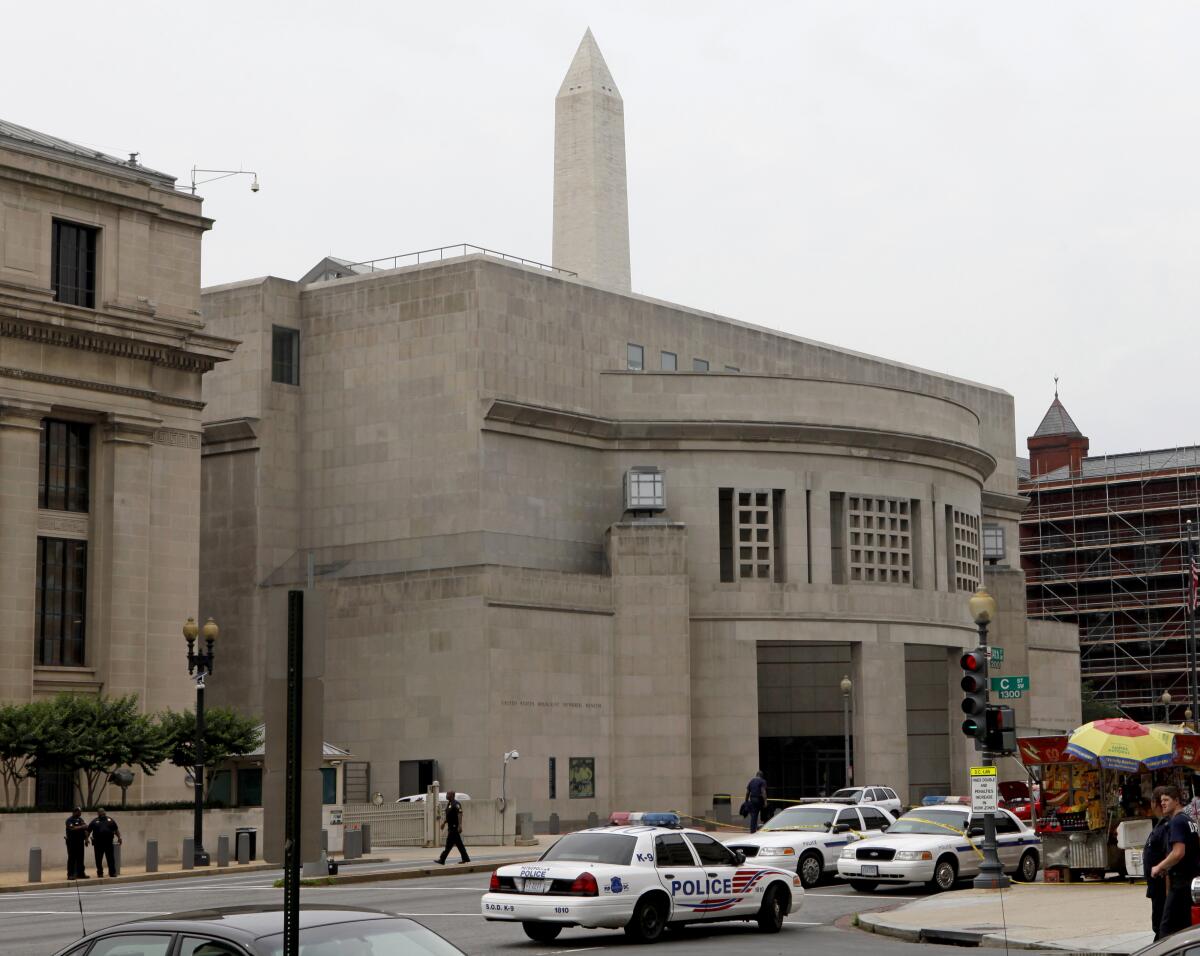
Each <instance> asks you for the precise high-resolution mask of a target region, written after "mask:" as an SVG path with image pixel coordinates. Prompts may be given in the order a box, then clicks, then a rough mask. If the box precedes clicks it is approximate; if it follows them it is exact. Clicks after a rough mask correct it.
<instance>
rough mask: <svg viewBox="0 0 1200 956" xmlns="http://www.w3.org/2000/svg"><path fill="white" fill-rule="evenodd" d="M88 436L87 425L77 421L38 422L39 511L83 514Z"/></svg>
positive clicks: (51, 420) (86, 499) (85, 499)
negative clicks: (39, 430) (43, 509)
mask: <svg viewBox="0 0 1200 956" xmlns="http://www.w3.org/2000/svg"><path fill="white" fill-rule="evenodd" d="M90 437H91V426H89V425H86V424H83V423H81V422H60V421H54V420H53V419H44V420H43V421H42V433H41V438H40V443H39V447H38V457H39V461H38V475H39V486H38V507H39V508H49V509H51V510H54V511H75V512H83V513H86V512H87V510H88V484H89V476H88V465H89V452H90V447H89V446H90Z"/></svg>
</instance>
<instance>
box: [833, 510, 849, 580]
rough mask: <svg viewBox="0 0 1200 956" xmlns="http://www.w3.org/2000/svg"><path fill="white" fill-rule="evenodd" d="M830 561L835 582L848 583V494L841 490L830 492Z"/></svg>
mask: <svg viewBox="0 0 1200 956" xmlns="http://www.w3.org/2000/svg"><path fill="white" fill-rule="evenodd" d="M829 563H830V564H831V565H832V569H833V583H834V584H845V583H846V495H845V494H844V493H843V492H841V491H831V492H830V493H829Z"/></svg>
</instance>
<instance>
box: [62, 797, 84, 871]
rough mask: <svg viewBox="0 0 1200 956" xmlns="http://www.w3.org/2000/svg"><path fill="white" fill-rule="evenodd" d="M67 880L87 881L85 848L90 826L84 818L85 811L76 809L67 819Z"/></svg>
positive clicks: (79, 808)
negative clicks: (84, 857)
mask: <svg viewBox="0 0 1200 956" xmlns="http://www.w3.org/2000/svg"><path fill="white" fill-rule="evenodd" d="M65 839H66V841H67V879H68V880H86V879H87V878H88V875H87V864H85V863H84V862H83V848H84V847H85V846H87V842H88V824H87V820H85V819H84V818H83V809H82V808H81V807H76V808H75V809H74V810H72V811H71V815H70V816H69V817H67V835H66V837H65Z"/></svg>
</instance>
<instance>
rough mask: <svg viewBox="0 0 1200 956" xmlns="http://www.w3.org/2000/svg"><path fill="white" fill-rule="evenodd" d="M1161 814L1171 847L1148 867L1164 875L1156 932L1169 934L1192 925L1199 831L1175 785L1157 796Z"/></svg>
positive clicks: (1155, 874)
mask: <svg viewBox="0 0 1200 956" xmlns="http://www.w3.org/2000/svg"><path fill="white" fill-rule="evenodd" d="M1159 801H1160V803H1161V804H1162V809H1163V813H1164V814H1165V815H1167V816H1168V817H1170V821H1169V822H1168V824H1167V827H1168V829H1167V843H1168V844H1169V845H1170V847H1171V850H1170V852H1169V853H1168V854H1167V855H1166V857H1165V858H1164V859H1163V860H1162V861H1161V862H1159V863H1156V864H1155V865H1154V866H1153V867H1152V868H1151V870H1150V876H1151V877H1159V876H1166V879H1167V896H1166V899H1165V900H1164V901H1163V914H1162V922H1161V923H1160V924H1159V935H1160V936H1169V935H1171V933H1174V932H1177V931H1178V930H1181V929H1187V928H1188V927H1189V926H1191V925H1192V893H1191V885H1192V878H1193V877H1194V876H1195V875H1196V872H1197V864H1198V863H1200V834H1198V833H1197V831H1196V824H1194V823H1193V822H1192V821H1191V819H1190V818H1189V817H1188V815H1187V814H1186V813H1184V812H1183V807H1184V804H1183V795H1182V794H1181V793H1180V792H1179V788H1178V787H1176V786H1173V785H1168V786H1165V787H1163V788H1162V795H1161V796H1160V797H1159Z"/></svg>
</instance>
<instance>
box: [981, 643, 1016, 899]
mask: <svg viewBox="0 0 1200 956" xmlns="http://www.w3.org/2000/svg"><path fill="white" fill-rule="evenodd" d="M978 627H979V646H980V648H981V649H982V650H983V659H984V660H985V661H988V663H989V667H990V660H989V658H990V657H991V654H990V652H989V651H988V633H987V622H986V621H983V622H980V623H979V624H978ZM985 673H986V671H985ZM990 694H991V682H990V680H989V681H987V682H985V683H984V685H983V703H984V710H983V719H984V722H985V723H986V722H987V712H988V708H989V707H990V706H991V705H990V704H989V702H988V698H989V696H990ZM995 758H996V755H995V754H993V753H991V752H990V751H984V754H983V765H984V766H985V767H994V766H996V759H995ZM972 885H973V886H974V887H975V889H977V890H999V889H1003V888H1004V887H1006V886H1009V885H1010V882H1009V879H1008V877H1007V876H1005V874H1004V867H1003V866H1001V864H1000V855H999V853H997V851H996V815H995V814H994V813H992V812H991V811H988V812H987V813H985V814H984V815H983V861H982V862H981V863H980V864H979V875H978V876H976V877H975V880H974V883H973V884H972Z"/></svg>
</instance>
